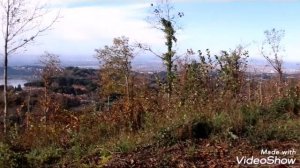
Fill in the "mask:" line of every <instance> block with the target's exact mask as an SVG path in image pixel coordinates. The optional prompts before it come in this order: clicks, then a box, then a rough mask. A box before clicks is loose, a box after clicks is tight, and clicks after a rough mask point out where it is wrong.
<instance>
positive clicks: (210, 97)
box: [0, 0, 300, 168]
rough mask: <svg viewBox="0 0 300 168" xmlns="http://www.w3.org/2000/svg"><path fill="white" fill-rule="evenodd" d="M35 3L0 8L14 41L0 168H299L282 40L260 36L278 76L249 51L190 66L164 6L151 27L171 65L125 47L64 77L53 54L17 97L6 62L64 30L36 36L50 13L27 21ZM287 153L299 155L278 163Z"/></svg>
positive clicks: (295, 94)
mask: <svg viewBox="0 0 300 168" xmlns="http://www.w3.org/2000/svg"><path fill="white" fill-rule="evenodd" d="M25 2H26V0H2V1H1V5H2V6H1V7H2V9H1V10H3V11H4V14H3V12H2V13H1V15H3V16H7V17H6V20H5V19H4V21H5V22H4V23H2V24H5V23H6V25H5V26H6V27H7V29H5V31H4V34H6V35H5V38H4V39H3V40H4V42H5V44H6V45H5V50H4V51H3V52H2V50H1V52H2V53H3V56H4V67H3V69H4V71H3V73H4V75H3V78H4V81H6V83H4V85H2V86H1V91H0V92H1V95H3V96H1V97H0V109H1V112H0V119H1V121H0V129H1V131H0V167H3V168H10V167H16V168H19V167H20V168H22V167H24V168H25V167H26V168H27V167H28V168H38V167H63V168H67V167H68V168H69V167H70V168H72V167H116V168H121V167H124V168H125V167H178V168H184V167H187V168H189V167H208V168H210V167H211V168H213V167H215V168H217V167H253V165H251V163H248V161H249V160H248V161H247V160H246V159H245V158H251V157H252V159H253V157H254V158H260V160H258V162H259V164H256V166H257V165H258V167H293V166H294V167H297V166H300V155H299V153H298V152H300V150H299V149H300V145H299V144H300V143H299V142H300V118H299V115H300V113H299V111H300V81H299V74H295V76H292V77H291V75H289V74H287V73H285V71H284V67H283V61H284V57H282V55H281V54H282V50H281V45H282V39H283V38H284V35H285V31H284V30H281V29H280V30H279V29H275V28H271V29H270V30H266V31H265V32H262V34H264V37H265V41H264V43H263V44H262V47H261V49H260V51H261V57H262V58H263V59H265V60H266V61H267V63H268V64H269V65H270V67H271V68H272V69H273V71H274V73H267V72H266V73H264V72H261V73H257V72H254V71H251V70H249V69H250V68H249V57H250V54H249V52H248V51H247V48H246V47H245V46H243V45H237V47H236V48H235V49H229V50H222V51H221V52H219V54H212V53H211V51H210V50H209V49H207V50H204V51H201V50H197V49H187V50H186V52H185V53H184V54H182V55H180V54H179V53H178V52H177V50H176V47H175V45H176V42H177V38H178V37H177V34H176V33H177V31H178V30H179V29H180V28H179V27H178V24H177V23H178V21H180V20H181V19H184V17H185V16H184V15H185V14H184V11H183V12H181V11H180V12H178V11H176V9H175V8H173V6H172V3H171V1H168V0H162V1H157V3H153V4H151V3H150V4H149V6H150V8H151V12H150V13H149V17H148V18H147V21H148V23H149V24H151V25H152V26H153V27H154V29H157V30H159V31H160V32H162V33H163V35H164V36H163V39H164V43H165V46H163V47H164V48H165V52H164V53H157V52H156V51H155V49H153V47H152V46H150V45H148V44H143V43H138V42H131V41H130V37H125V36H121V37H116V38H114V39H112V43H111V44H107V45H105V46H103V47H100V48H98V49H95V51H94V54H95V58H96V59H97V60H98V63H99V68H98V69H91V68H79V67H64V66H62V65H61V60H60V57H59V55H56V54H53V53H49V52H45V53H44V54H43V55H42V56H41V57H40V65H41V67H40V69H39V70H38V71H36V72H32V73H34V74H32V75H35V76H37V77H36V78H34V80H32V81H29V82H28V83H26V84H25V85H24V87H21V86H20V87H16V88H14V87H12V86H8V84H7V78H8V77H9V74H7V68H8V64H7V61H8V59H9V57H8V56H10V55H11V54H13V53H14V52H16V51H17V50H19V49H20V48H22V47H24V46H26V45H30V42H31V41H34V40H35V39H36V38H38V37H39V36H40V33H42V32H44V31H46V30H48V29H49V28H50V27H51V26H52V25H53V24H55V22H56V21H57V18H59V17H55V18H54V19H53V22H50V23H49V25H47V26H45V27H39V26H36V25H34V24H37V22H32V20H36V19H38V21H39V19H40V15H43V14H44V13H39V12H40V11H39V10H40V9H42V8H35V10H34V11H33V15H28V17H27V15H26V16H25V15H22V14H24V13H22V12H24V11H25V10H24V9H27V8H24V7H26V4H24V3H25ZM26 14H27V13H26ZM4 18H5V17H4ZM32 24H33V25H32ZM28 25H32V26H30V27H27V26H28ZM5 26H4V27H5ZM28 28H29V29H30V30H31V29H36V28H39V29H38V30H37V32H36V33H35V32H32V31H28ZM49 31H51V30H49ZM31 33H33V34H31ZM20 34H21V36H19V35H20ZM24 34H29V36H27V35H26V37H27V38H25V39H24ZM1 40H2V39H1ZM2 53H1V54H2ZM138 53H139V54H141V53H142V54H153V55H155V56H157V57H158V58H159V59H160V60H161V62H162V63H163V65H164V70H163V71H157V72H153V73H147V72H140V71H137V70H134V69H133V66H132V61H133V60H134V58H135V57H136V56H137V54H138ZM5 62H6V64H5ZM284 151H287V152H288V151H289V152H290V154H286V155H282V154H274V153H276V152H284ZM275 155H276V157H278V158H277V160H276V159H275V160H274V158H273V156H274V157H275ZM268 156H271V157H268ZM266 157H267V158H268V159H267V160H266V159H265V158H266ZM243 159H244V160H243ZM252 161H253V160H252ZM289 161H291V162H289Z"/></svg>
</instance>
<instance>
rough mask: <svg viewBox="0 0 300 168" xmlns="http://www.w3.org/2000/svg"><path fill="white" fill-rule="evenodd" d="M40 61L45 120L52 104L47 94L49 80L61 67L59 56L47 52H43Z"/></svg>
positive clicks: (58, 72)
mask: <svg viewBox="0 0 300 168" xmlns="http://www.w3.org/2000/svg"><path fill="white" fill-rule="evenodd" d="M40 62H41V64H42V65H43V69H42V71H41V78H42V80H43V82H44V97H43V99H42V107H43V112H44V118H45V121H47V119H48V114H49V109H50V107H51V106H52V103H51V97H50V95H49V91H50V86H51V82H52V80H53V77H55V76H57V75H58V74H60V72H61V69H62V68H61V66H60V59H59V56H58V55H55V54H51V53H48V52H45V54H44V55H42V56H41V60H40Z"/></svg>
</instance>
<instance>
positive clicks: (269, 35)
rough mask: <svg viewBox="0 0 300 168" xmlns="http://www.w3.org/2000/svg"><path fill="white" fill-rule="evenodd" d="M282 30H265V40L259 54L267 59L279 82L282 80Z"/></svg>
mask: <svg viewBox="0 0 300 168" xmlns="http://www.w3.org/2000/svg"><path fill="white" fill-rule="evenodd" d="M284 33H285V31H284V30H276V29H274V28H273V29H272V30H266V31H265V32H264V34H265V40H264V41H263V44H262V48H261V54H262V56H263V57H264V58H265V59H266V60H267V61H268V63H269V64H270V65H271V66H272V67H273V69H274V70H275V71H276V72H277V73H278V78H279V82H280V83H282V82H283V80H284V79H283V66H282V64H283V60H282V56H283V55H282V53H283V51H284V50H283V48H282V45H281V42H282V39H283V37H284Z"/></svg>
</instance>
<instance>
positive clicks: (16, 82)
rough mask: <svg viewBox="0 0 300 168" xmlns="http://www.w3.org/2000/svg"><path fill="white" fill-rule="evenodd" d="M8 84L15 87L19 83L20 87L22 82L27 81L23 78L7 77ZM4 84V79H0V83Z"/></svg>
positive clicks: (22, 84)
mask: <svg viewBox="0 0 300 168" xmlns="http://www.w3.org/2000/svg"><path fill="white" fill-rule="evenodd" d="M7 82H8V85H10V86H14V87H17V86H18V85H21V87H24V84H25V83H27V82H28V81H27V80H25V79H8V81H7ZM3 84H4V80H3V79H0V85H3Z"/></svg>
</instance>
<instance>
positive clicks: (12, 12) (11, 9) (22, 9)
mask: <svg viewBox="0 0 300 168" xmlns="http://www.w3.org/2000/svg"><path fill="white" fill-rule="evenodd" d="M33 2H34V1H30V0H0V7H1V14H0V17H1V19H2V23H1V24H2V33H3V44H4V48H3V51H2V54H3V56H4V75H3V78H4V91H3V96H4V112H3V113H4V114H3V115H4V116H3V120H4V121H3V123H4V133H6V130H7V98H8V94H7V67H8V57H9V56H10V55H12V54H13V53H15V52H17V51H18V50H20V49H22V48H24V47H26V46H27V45H28V44H30V43H31V42H33V41H34V40H35V39H36V38H37V37H39V36H40V35H41V34H42V33H43V32H45V31H46V30H48V29H49V28H50V27H51V26H52V25H53V24H54V23H55V22H56V20H57V19H58V15H57V16H56V17H55V18H54V19H53V20H52V21H51V22H49V23H48V24H46V25H45V24H43V22H42V20H43V17H44V16H45V15H46V14H47V13H48V12H49V11H48V10H47V7H46V6H45V5H39V4H37V5H33Z"/></svg>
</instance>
